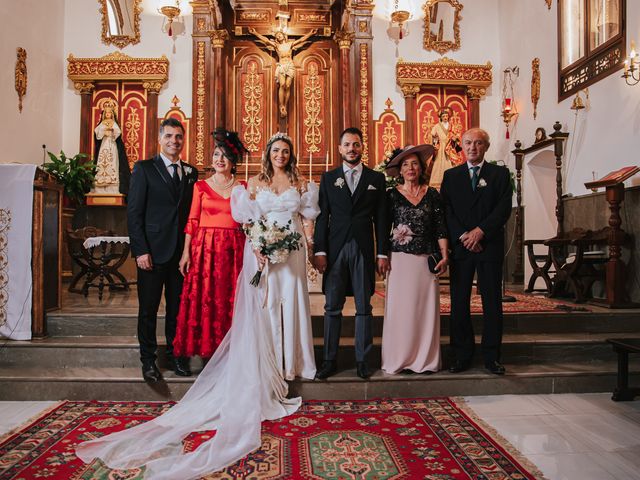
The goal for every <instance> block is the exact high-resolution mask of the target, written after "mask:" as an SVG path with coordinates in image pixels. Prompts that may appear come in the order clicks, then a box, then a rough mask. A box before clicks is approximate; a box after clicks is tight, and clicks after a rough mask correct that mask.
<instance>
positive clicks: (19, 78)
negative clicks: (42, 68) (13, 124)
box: [16, 47, 27, 113]
mask: <svg viewBox="0 0 640 480" xmlns="http://www.w3.org/2000/svg"><path fill="white" fill-rule="evenodd" d="M16 56H17V59H16V92H17V93H18V110H19V111H20V113H22V97H24V96H25V95H26V94H27V51H26V50H25V49H24V48H20V47H18V50H17V54H16Z"/></svg>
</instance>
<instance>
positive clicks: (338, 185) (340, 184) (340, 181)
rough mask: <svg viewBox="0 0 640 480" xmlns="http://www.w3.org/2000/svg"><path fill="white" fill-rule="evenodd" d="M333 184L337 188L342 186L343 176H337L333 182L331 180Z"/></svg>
mask: <svg viewBox="0 0 640 480" xmlns="http://www.w3.org/2000/svg"><path fill="white" fill-rule="evenodd" d="M333 184H334V185H335V186H336V187H338V188H342V187H344V178H342V177H338V178H337V179H336V181H335V182H333Z"/></svg>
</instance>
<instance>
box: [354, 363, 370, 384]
mask: <svg viewBox="0 0 640 480" xmlns="http://www.w3.org/2000/svg"><path fill="white" fill-rule="evenodd" d="M356 373H357V374H358V376H359V377H360V378H362V379H364V380H366V379H367V378H369V377H370V376H371V372H370V371H369V367H367V363H366V362H356Z"/></svg>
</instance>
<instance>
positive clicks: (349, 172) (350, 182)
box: [347, 168, 358, 194]
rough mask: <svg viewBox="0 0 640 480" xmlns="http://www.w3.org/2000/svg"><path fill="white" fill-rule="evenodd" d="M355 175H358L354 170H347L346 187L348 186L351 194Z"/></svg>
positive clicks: (354, 185)
mask: <svg viewBox="0 0 640 480" xmlns="http://www.w3.org/2000/svg"><path fill="white" fill-rule="evenodd" d="M357 175H358V171H357V170H356V169H355V168H352V169H351V170H347V185H348V186H349V190H351V193H352V194H353V192H354V191H355V189H356V178H357Z"/></svg>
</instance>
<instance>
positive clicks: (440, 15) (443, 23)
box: [422, 0, 463, 55]
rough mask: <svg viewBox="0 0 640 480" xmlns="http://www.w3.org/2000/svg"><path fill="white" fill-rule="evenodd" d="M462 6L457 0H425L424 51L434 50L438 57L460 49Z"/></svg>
mask: <svg viewBox="0 0 640 480" xmlns="http://www.w3.org/2000/svg"><path fill="white" fill-rule="evenodd" d="M462 8H463V5H462V4H461V3H460V2H459V1H458V0H427V1H426V2H425V4H424V6H423V7H422V9H423V10H424V36H423V46H424V48H425V50H435V51H436V52H438V53H439V54H440V55H444V54H445V53H446V52H449V51H453V50H458V49H459V48H460V12H461V11H462Z"/></svg>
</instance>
